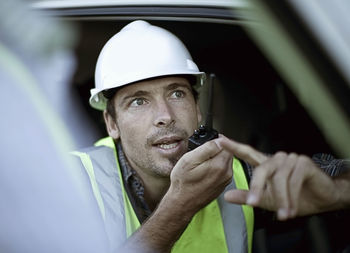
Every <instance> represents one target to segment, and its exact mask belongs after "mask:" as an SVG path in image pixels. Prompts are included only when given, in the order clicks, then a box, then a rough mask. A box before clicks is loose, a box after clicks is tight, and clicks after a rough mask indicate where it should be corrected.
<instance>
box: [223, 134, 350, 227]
mask: <svg viewBox="0 0 350 253" xmlns="http://www.w3.org/2000/svg"><path fill="white" fill-rule="evenodd" d="M219 145H221V146H222V147H223V148H224V149H226V150H228V151H229V152H231V153H232V154H233V155H235V156H237V157H238V158H240V159H243V160H245V161H247V162H249V163H250V164H252V165H253V166H255V168H254V171H253V177H252V179H251V182H250V190H249V191H241V190H233V191H230V192H228V193H226V195H225V198H226V200H227V201H229V202H232V203H237V204H249V205H252V206H255V207H261V208H264V209H267V210H271V211H276V212H277V217H278V219H280V220H285V219H289V218H293V217H296V216H303V215H309V214H315V213H320V212H326V211H332V210H338V209H345V208H350V172H349V171H348V172H344V173H343V174H341V175H338V176H337V177H334V178H331V177H330V176H328V175H327V174H325V173H324V172H323V171H322V170H321V169H320V168H319V167H317V166H316V165H315V163H314V162H313V161H312V160H311V159H310V158H308V157H306V156H303V155H297V154H295V153H291V154H286V153H284V152H278V153H276V154H275V155H273V156H271V157H267V156H265V155H264V154H262V153H261V152H259V151H256V150H255V149H253V148H252V147H250V146H248V145H244V144H240V143H237V142H234V141H232V140H229V139H227V138H221V141H220V143H219Z"/></svg>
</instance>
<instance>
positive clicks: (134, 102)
mask: <svg viewBox="0 0 350 253" xmlns="http://www.w3.org/2000/svg"><path fill="white" fill-rule="evenodd" d="M146 103H147V101H146V99H144V98H135V99H133V100H132V101H131V103H130V106H131V107H138V106H141V105H145V104H146Z"/></svg>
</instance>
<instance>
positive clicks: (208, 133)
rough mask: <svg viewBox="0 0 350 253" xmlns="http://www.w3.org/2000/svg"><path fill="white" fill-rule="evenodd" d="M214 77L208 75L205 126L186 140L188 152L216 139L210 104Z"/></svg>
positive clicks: (216, 133)
mask: <svg viewBox="0 0 350 253" xmlns="http://www.w3.org/2000/svg"><path fill="white" fill-rule="evenodd" d="M214 79H215V75H214V74H210V82H209V88H208V108H207V115H206V121H205V125H201V126H200V127H199V128H198V129H196V130H195V131H194V133H193V135H192V136H191V137H190V138H189V140H188V151H190V150H193V149H195V148H197V147H199V146H200V145H202V144H204V143H205V142H207V141H210V140H212V139H215V138H218V137H219V134H218V131H216V130H215V129H213V114H212V106H213V105H212V103H213V94H212V93H213V85H214Z"/></svg>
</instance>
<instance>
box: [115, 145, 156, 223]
mask: <svg viewBox="0 0 350 253" xmlns="http://www.w3.org/2000/svg"><path fill="white" fill-rule="evenodd" d="M116 148H117V154H118V160H119V165H120V169H121V172H122V178H123V183H124V188H125V190H126V192H127V194H128V197H129V200H130V202H131V205H132V207H133V208H134V211H135V213H136V216H137V218H138V219H139V221H140V223H143V222H144V221H145V220H146V219H147V218H148V216H149V215H150V214H151V210H150V208H149V206H148V205H147V203H146V200H145V188H144V186H143V182H142V180H141V178H140V177H139V176H138V175H137V173H136V171H135V170H134V169H133V168H132V167H131V166H130V164H129V162H128V160H127V158H126V156H125V154H124V151H123V148H122V145H121V143H120V141H118V142H117V143H116Z"/></svg>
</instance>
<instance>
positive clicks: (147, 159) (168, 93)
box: [105, 76, 201, 177]
mask: <svg viewBox="0 0 350 253" xmlns="http://www.w3.org/2000/svg"><path fill="white" fill-rule="evenodd" d="M113 100H114V101H113V103H114V106H115V111H116V120H115V121H114V120H113V119H112V118H111V117H110V116H108V114H107V115H106V113H105V120H106V124H107V129H108V132H109V135H110V136H111V137H113V138H114V139H118V138H120V140H121V143H122V146H123V150H124V152H125V155H126V157H127V158H128V161H129V163H130V165H131V166H132V167H133V168H134V169H135V170H136V171H142V173H146V174H148V175H149V176H152V177H169V175H170V172H171V170H172V168H173V167H174V165H175V164H176V162H177V161H178V160H179V159H180V157H181V156H182V155H183V154H184V153H185V152H186V151H187V143H188V141H187V139H188V137H189V136H190V135H192V133H193V131H194V130H195V129H196V128H197V126H198V123H199V121H200V120H201V114H200V111H199V106H198V105H197V104H196V101H195V99H194V97H193V95H192V91H191V85H190V83H189V82H188V80H187V79H185V78H183V77H175V76H174V77H164V78H158V79H153V80H148V81H141V82H137V83H134V84H131V85H127V86H125V87H123V88H121V89H120V90H118V92H117V94H116V95H115V96H114V98H113Z"/></svg>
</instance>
